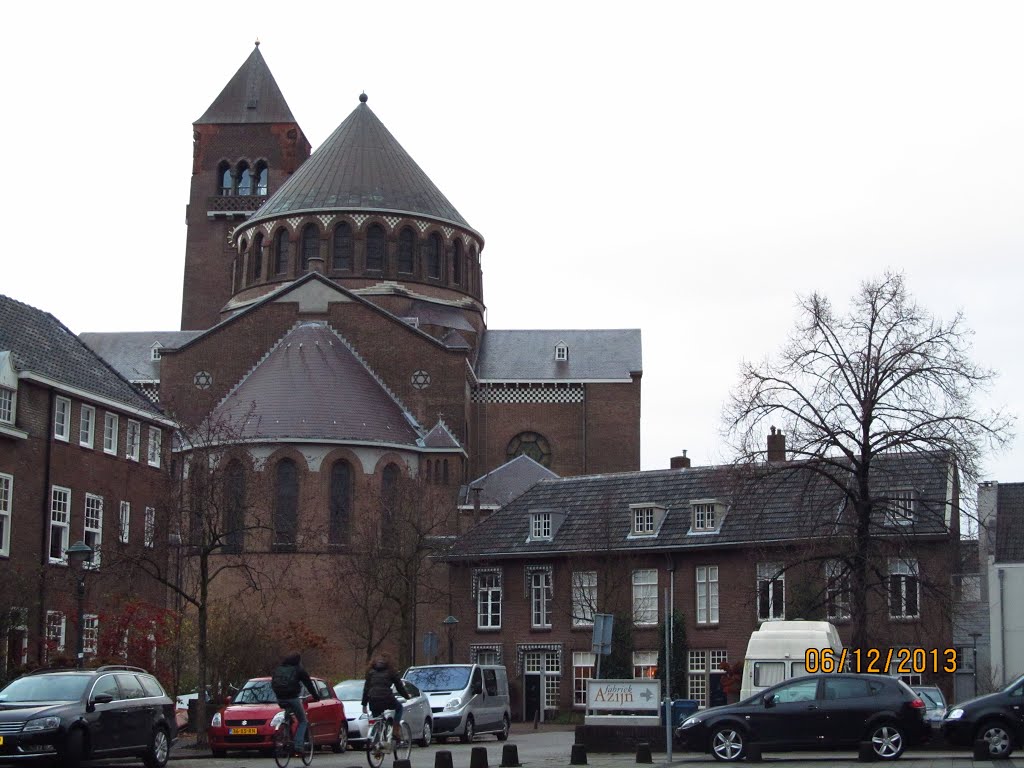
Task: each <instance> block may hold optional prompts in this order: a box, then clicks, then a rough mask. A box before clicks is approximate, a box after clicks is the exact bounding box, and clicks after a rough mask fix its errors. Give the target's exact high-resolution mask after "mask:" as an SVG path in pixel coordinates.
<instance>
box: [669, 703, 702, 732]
mask: <svg viewBox="0 0 1024 768" xmlns="http://www.w3.org/2000/svg"><path fill="white" fill-rule="evenodd" d="M697 706H698V705H697V702H696V701H694V700H693V699H674V700H673V701H672V727H673V728H678V727H679V726H680V725H682V724H683V721H684V720H685V719H686V718H688V717H689V716H690V715H692V714H693V713H694V712H696V711H697Z"/></svg>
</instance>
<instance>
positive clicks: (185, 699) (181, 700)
mask: <svg viewBox="0 0 1024 768" xmlns="http://www.w3.org/2000/svg"><path fill="white" fill-rule="evenodd" d="M198 699H199V691H190V692H189V693H183V694H181V695H180V696H179V697H178V698H177V699H175V700H174V704H175V706H176V707H177V708H178V709H188V705H189V702H192V701H197V700H198ZM211 701H213V697H212V696H210V691H209V690H207V691H206V703H207V704H209V703H210V702H211Z"/></svg>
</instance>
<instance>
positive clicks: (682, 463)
mask: <svg viewBox="0 0 1024 768" xmlns="http://www.w3.org/2000/svg"><path fill="white" fill-rule="evenodd" d="M668 461H669V464H668V466H669V469H689V467H690V459H689V458H688V457H687V456H686V451H683V455H682V456H673V457H672V458H671V459H669V460H668Z"/></svg>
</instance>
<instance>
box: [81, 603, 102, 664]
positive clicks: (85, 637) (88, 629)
mask: <svg viewBox="0 0 1024 768" xmlns="http://www.w3.org/2000/svg"><path fill="white" fill-rule="evenodd" d="M99 645H100V617H99V616H97V615H96V614H95V613H87V614H85V615H84V616H83V617H82V650H83V651H84V652H85V653H86V655H88V656H95V655H96V651H97V650H98V649H99Z"/></svg>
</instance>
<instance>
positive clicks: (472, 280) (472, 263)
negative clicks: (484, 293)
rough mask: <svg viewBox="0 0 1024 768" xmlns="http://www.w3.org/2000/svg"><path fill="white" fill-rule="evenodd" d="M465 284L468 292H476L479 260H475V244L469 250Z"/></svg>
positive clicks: (477, 289)
mask: <svg viewBox="0 0 1024 768" xmlns="http://www.w3.org/2000/svg"><path fill="white" fill-rule="evenodd" d="M466 285H468V286H469V291H470V293H473V294H475V293H477V292H478V291H479V290H480V262H479V261H478V260H477V252H476V246H475V245H474V246H473V247H472V248H471V249H470V251H469V274H468V275H467V276H466Z"/></svg>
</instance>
